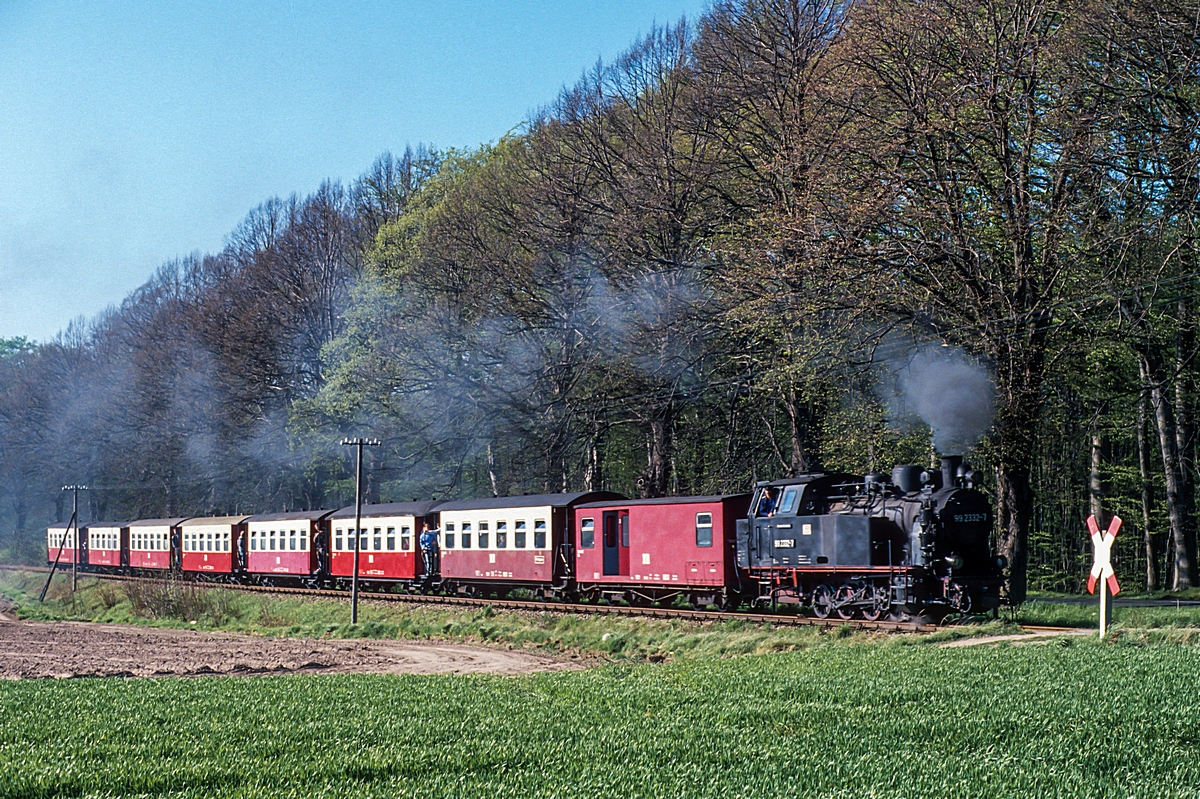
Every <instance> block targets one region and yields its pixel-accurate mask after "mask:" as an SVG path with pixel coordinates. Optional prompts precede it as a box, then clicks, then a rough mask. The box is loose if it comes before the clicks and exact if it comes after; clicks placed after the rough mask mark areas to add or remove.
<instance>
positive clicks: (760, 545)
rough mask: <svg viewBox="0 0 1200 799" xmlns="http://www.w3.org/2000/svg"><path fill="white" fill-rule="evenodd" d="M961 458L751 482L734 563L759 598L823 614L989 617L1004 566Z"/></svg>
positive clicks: (987, 513) (984, 502)
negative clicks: (933, 465) (937, 465)
mask: <svg viewBox="0 0 1200 799" xmlns="http://www.w3.org/2000/svg"><path fill="white" fill-rule="evenodd" d="M976 479H977V475H976V473H975V472H974V471H973V470H972V469H971V468H970V467H969V466H967V465H966V464H964V463H963V459H962V458H961V457H957V456H954V457H946V458H943V459H942V463H941V470H940V471H938V470H932V469H928V470H927V469H922V468H921V467H919V466H915V465H912V464H905V465H901V466H897V467H896V468H895V469H893V470H892V474H891V478H890V479H889V478H888V477H887V476H885V475H882V474H868V475H865V476H862V477H856V476H853V475H848V474H826V473H809V474H802V475H799V476H796V477H792V478H786V479H782V480H774V481H769V482H763V483H759V484H758V485H757V486H756V489H755V493H754V498H753V500H752V502H751V505H750V515H749V516H748V517H747V518H746V519H742V520H739V523H738V528H737V558H738V566H739V568H740V569H742V570H743V573H745V574H747V575H748V577H749V581H750V586H749V588H750V589H751V591H752V592H753V594H754V596H755V599H757V600H758V601H760V602H770V603H771V604H778V603H794V604H800V605H809V606H811V607H812V608H813V611H814V612H815V613H816V615H818V616H820V617H822V618H827V617H829V616H830V615H835V614H836V615H837V616H840V617H841V618H845V619H850V618H855V617H857V618H865V619H879V618H881V617H882V616H884V615H894V616H901V617H903V616H924V617H929V618H934V619H940V618H944V617H945V616H946V615H948V614H950V613H955V612H957V613H980V612H986V611H993V612H995V611H996V610H997V609H998V608H999V605H1000V588H1001V586H1002V584H1003V569H1004V567H1005V565H1006V564H1005V563H1004V560H1003V558H1002V557H998V556H994V555H993V553H992V550H991V546H990V538H991V532H992V509H991V504H990V503H989V501H988V498H987V497H986V496H985V495H984V494H983V493H982V492H980V491H978V490H976V488H975V482H976Z"/></svg>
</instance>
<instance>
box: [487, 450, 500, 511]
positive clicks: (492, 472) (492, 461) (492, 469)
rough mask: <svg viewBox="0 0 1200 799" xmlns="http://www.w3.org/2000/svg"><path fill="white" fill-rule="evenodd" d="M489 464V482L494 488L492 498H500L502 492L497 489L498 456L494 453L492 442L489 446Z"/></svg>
mask: <svg viewBox="0 0 1200 799" xmlns="http://www.w3.org/2000/svg"><path fill="white" fill-rule="evenodd" d="M487 463H488V482H489V483H490V484H491V486H492V496H493V497H498V496H500V491H499V490H498V489H497V488H496V456H495V454H493V452H492V442H490V441H489V442H488V445H487Z"/></svg>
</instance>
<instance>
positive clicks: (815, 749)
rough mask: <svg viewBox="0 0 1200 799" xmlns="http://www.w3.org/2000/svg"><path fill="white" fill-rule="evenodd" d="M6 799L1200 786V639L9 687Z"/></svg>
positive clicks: (1146, 792) (1134, 790)
mask: <svg viewBox="0 0 1200 799" xmlns="http://www.w3.org/2000/svg"><path fill="white" fill-rule="evenodd" d="M0 719H3V721H2V723H0V798H3V797H14V798H15V797H50V796H84V797H91V796H96V797H99V796H151V797H157V796H172V797H220V796H251V797H257V796H264V797H265V796H297V797H299V796H318V797H397V796H420V797H458V798H465V797H486V798H487V799H498V798H499V797H509V796H511V797H535V796H538V797H540V796H557V797H626V796H629V797H632V796H655V797H683V796H696V797H772V796H786V797H807V796H822V797H856V798H858V797H889V798H891V797H938V796H945V797H969V796H997V797H1013V796H1021V797H1060V796H1061V797H1079V796H1094V797H1129V796H1136V797H1188V796H1200V649H1196V648H1192V647H1178V646H1167V645H1155V646H1131V645H1120V644H1112V643H1109V644H1100V643H1092V642H1076V643H1069V642H1065V641H1064V642H1063V643H1061V644H1058V643H1055V644H1051V645H1046V646H1023V647H1010V646H1001V647H991V648H971V649H959V650H946V649H936V648H932V647H876V646H870V645H850V646H820V647H813V648H810V649H808V650H805V651H800V652H793V653H782V654H775V655H765V656H750V657H737V658H694V659H689V660H681V661H678V662H675V663H672V664H660V665H654V664H641V665H630V664H626V665H610V666H604V667H600V668H596V669H592V670H590V671H586V672H575V673H555V674H543V675H537V676H531V677H524V678H488V677H363V676H354V677H342V676H318V677H268V678H199V679H161V680H136V681H135V680H78V681H62V682H59V681H30V682H20V683H9V684H5V685H0Z"/></svg>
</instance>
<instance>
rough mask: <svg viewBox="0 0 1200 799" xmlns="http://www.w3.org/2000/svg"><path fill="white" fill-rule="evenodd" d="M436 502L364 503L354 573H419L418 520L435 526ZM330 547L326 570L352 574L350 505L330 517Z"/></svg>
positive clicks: (393, 576) (398, 576)
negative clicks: (328, 567)
mask: <svg viewBox="0 0 1200 799" xmlns="http://www.w3.org/2000/svg"><path fill="white" fill-rule="evenodd" d="M439 504H440V503H438V502H386V503H381V504H378V505H364V506H363V509H362V517H361V520H362V527H361V529H360V532H359V537H360V540H359V552H358V576H359V578H360V579H362V578H368V579H371V580H400V581H405V582H410V583H411V582H412V581H414V580H416V579H417V578H418V577H420V576H422V575H423V573H424V570H423V569H422V567H421V555H420V552H419V546H418V544H417V538H418V537H419V536H420V535H421V524H422V523H423V522H429V523H430V525H431V526H433V527H436V526H437V514H436V512H434V511H433V508H435V507H436V506H437V505H439ZM329 526H330V527H331V528H332V530H333V547H332V551H331V553H330V574H332V575H334V576H335V577H351V576H352V575H353V574H354V506H353V505H351V506H350V507H348V508H342V509H341V510H339V511H338V512H337V513H334V514H333V515H332V516H331V517H330V521H329Z"/></svg>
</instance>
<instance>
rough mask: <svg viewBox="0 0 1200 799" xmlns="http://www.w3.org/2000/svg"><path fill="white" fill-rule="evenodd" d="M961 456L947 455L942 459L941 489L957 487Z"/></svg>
mask: <svg viewBox="0 0 1200 799" xmlns="http://www.w3.org/2000/svg"><path fill="white" fill-rule="evenodd" d="M962 462H963V459H962V455H947V456H946V457H944V458H942V488H954V487H955V486H957V485H958V467H959V466H962Z"/></svg>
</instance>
